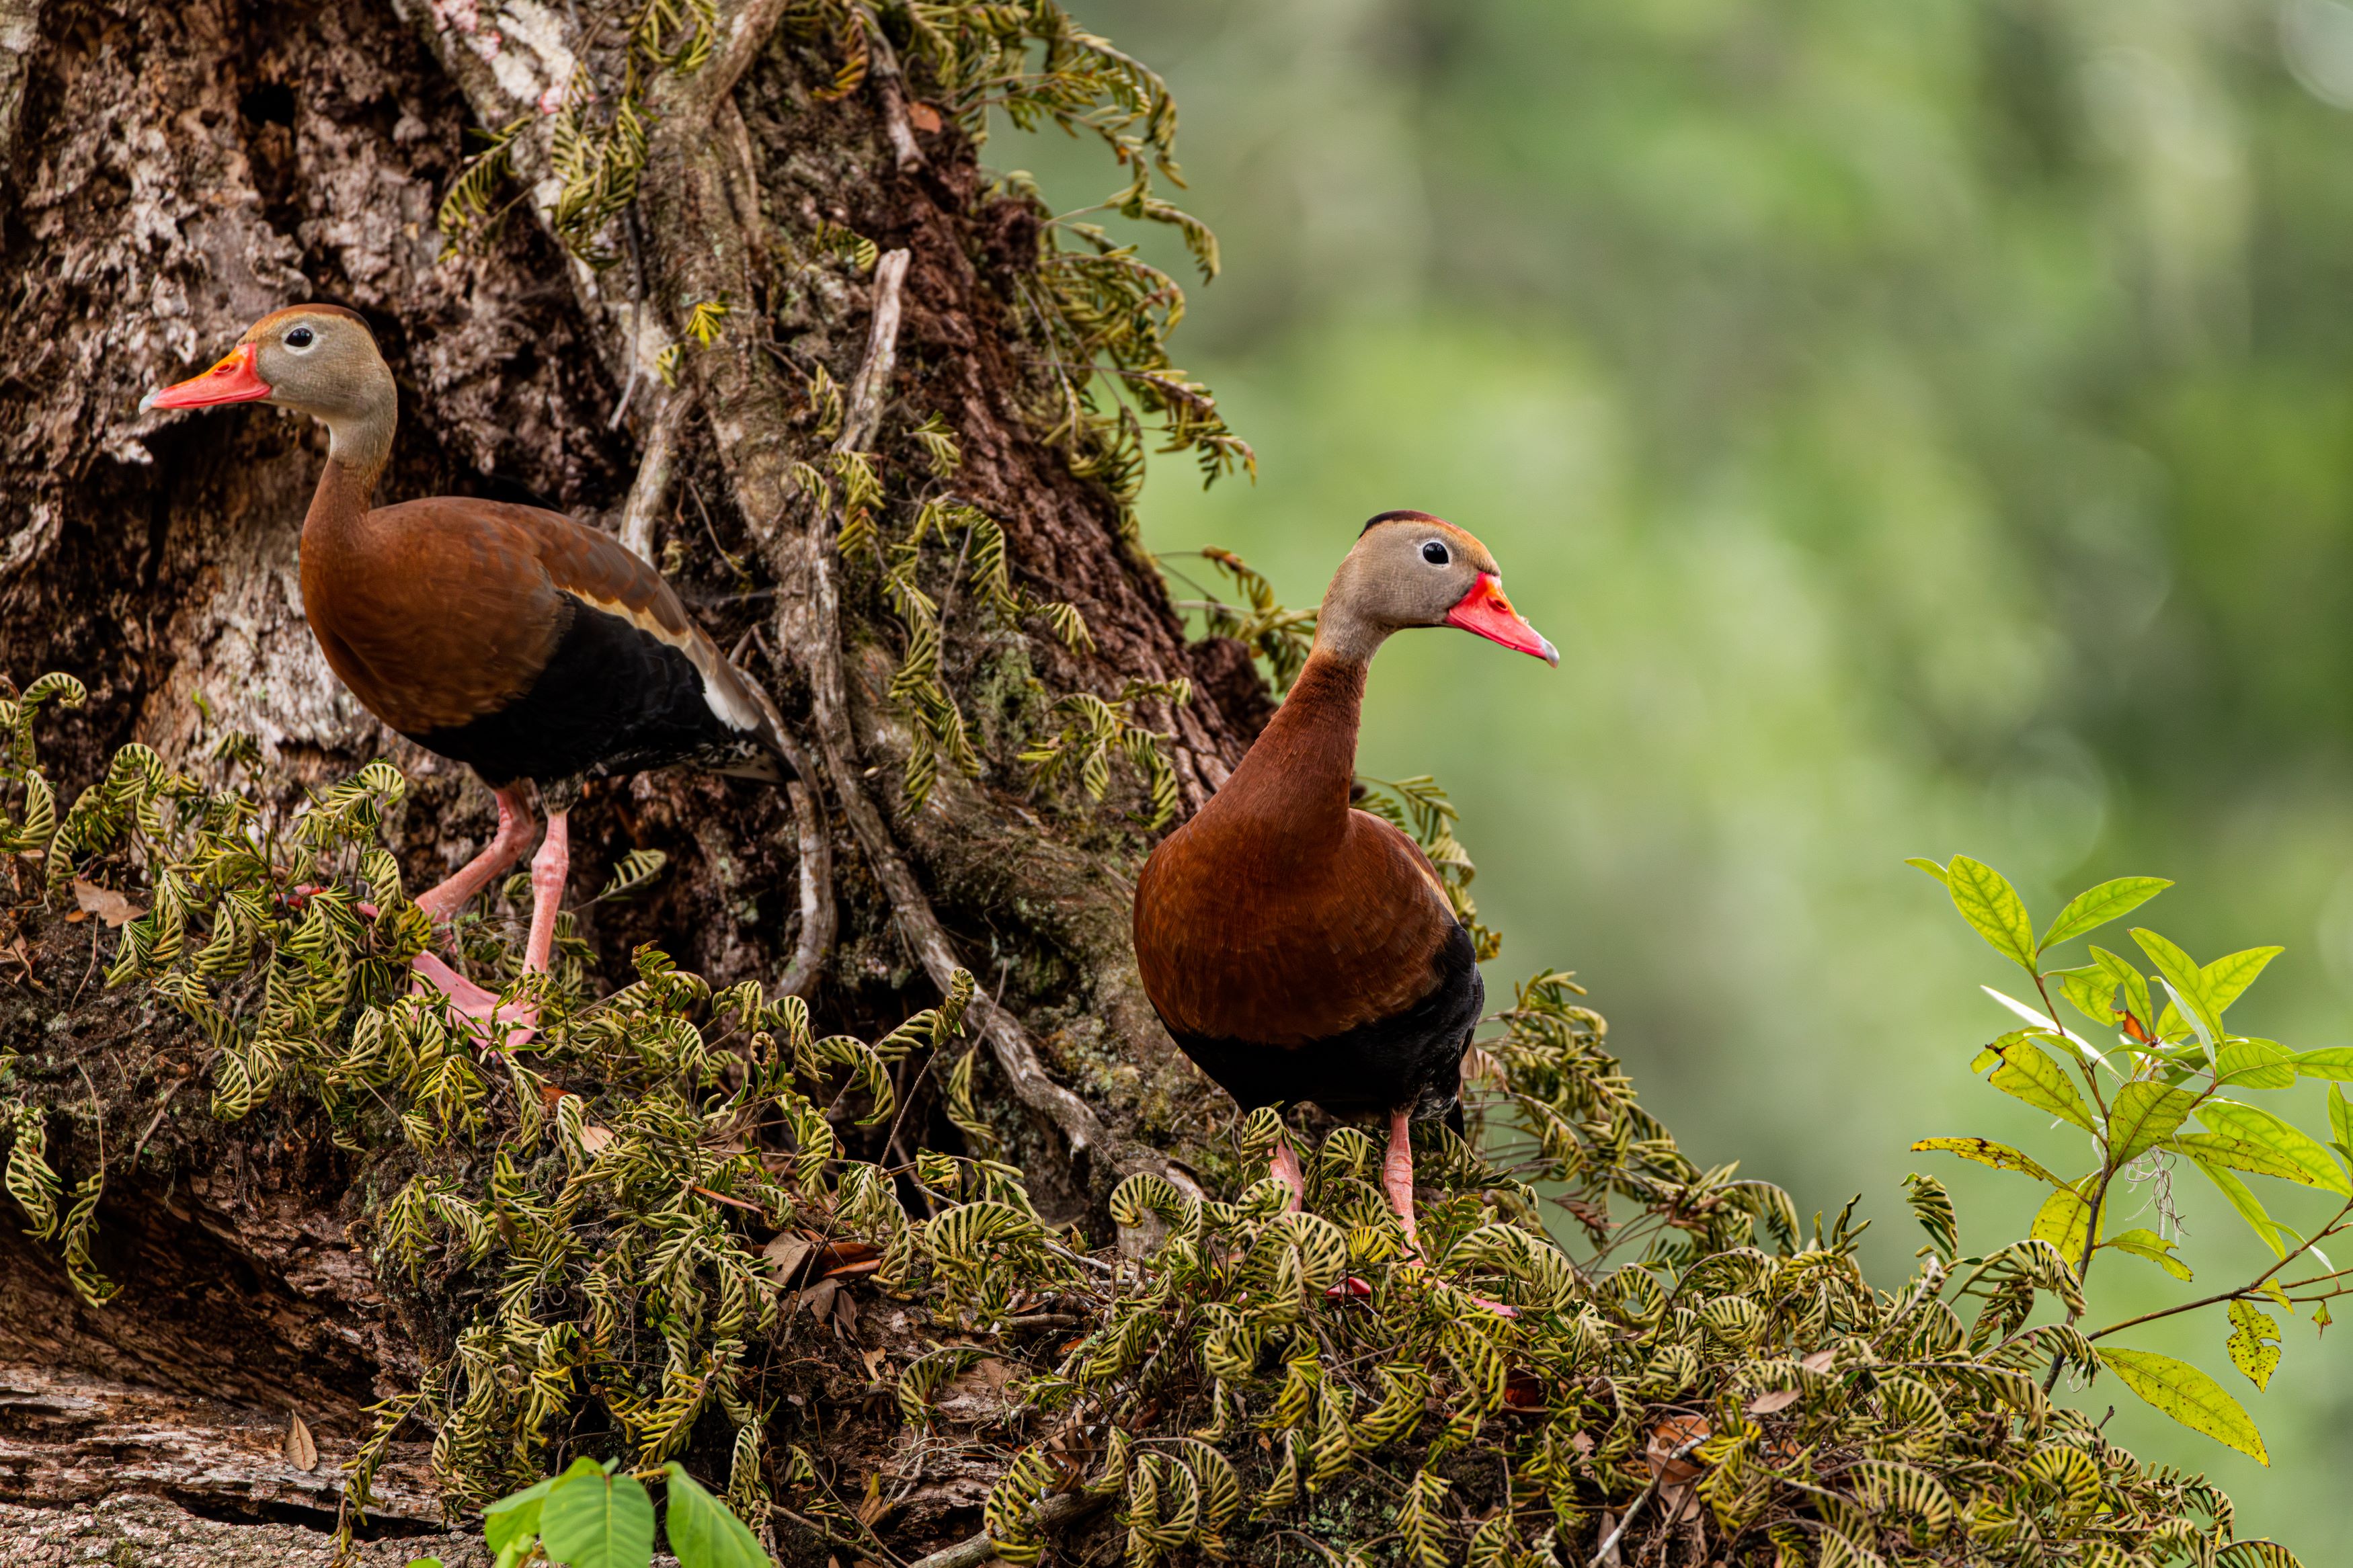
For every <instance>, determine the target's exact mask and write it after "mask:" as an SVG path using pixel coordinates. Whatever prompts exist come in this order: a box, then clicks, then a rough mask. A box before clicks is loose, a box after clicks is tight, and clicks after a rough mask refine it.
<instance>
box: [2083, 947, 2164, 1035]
mask: <svg viewBox="0 0 2353 1568" xmlns="http://www.w3.org/2000/svg"><path fill="white" fill-rule="evenodd" d="M2091 952H2092V961H2093V962H2094V963H2097V964H2098V965H2099V966H2100V967H2101V968H2102V969H2105V970H2106V971H2107V972H2108V973H2110V974H2113V975H2115V976H2116V984H2119V985H2121V986H2123V987H2124V988H2125V1005H2126V1006H2128V1007H2130V1008H2131V1009H2132V1016H2134V1017H2136V1018H2138V1019H2139V1020H2140V1022H2141V1027H2143V1028H2145V1029H2150V1030H2152V1031H2153V1030H2154V1029H2155V1027H2156V1024H2157V1015H2156V1014H2155V1013H2153V1012H2151V1011H2150V1010H2149V1009H2150V1002H2149V997H2148V976H2147V975H2146V974H2143V973H2141V972H2140V971H2139V970H2138V969H2137V968H2135V967H2134V966H2133V964H2132V963H2130V962H2128V961H2127V960H2126V959H2123V958H2120V957H2118V956H2117V955H2116V954H2115V953H2113V952H2109V951H2108V950H2107V949H2106V948H2105V947H2100V946H2097V945H2094V946H2093V948H2092V950H2091Z"/></svg>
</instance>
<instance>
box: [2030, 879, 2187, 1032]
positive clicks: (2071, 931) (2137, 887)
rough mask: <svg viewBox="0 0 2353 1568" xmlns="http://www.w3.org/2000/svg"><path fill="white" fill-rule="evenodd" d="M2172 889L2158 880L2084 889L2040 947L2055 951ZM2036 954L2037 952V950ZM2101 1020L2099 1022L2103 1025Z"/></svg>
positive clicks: (2117, 882) (2116, 881)
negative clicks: (2070, 940) (2060, 944)
mask: <svg viewBox="0 0 2353 1568" xmlns="http://www.w3.org/2000/svg"><path fill="white" fill-rule="evenodd" d="M2171 886H2173V884H2172V883H2171V882H2168V881H2167V880H2166V879H2164V878H2162V877H2118V878H2116V879H2114V880H2112V881H2106V882H2102V883H2101V884H2100V885H2099V886H2098V887H2096V888H2090V889H2085V890H2084V891H2083V892H2080V893H2078V894H2076V895H2075V896H2074V897H2073V899H2070V900H2068V901H2067V907H2066V908H2065V909H2063V910H2060V911H2059V918H2058V919H2057V920H2054V921H2052V922H2051V929H2050V930H2049V931H2045V932H2043V933H2042V947H2045V948H2048V947H2056V946H2057V945H2058V944H2059V943H2061V942H2065V941H2066V940H2068V939H2069V938H2070V937H2078V936H2081V935H2083V934H2084V932H2085V931H2094V930H2097V929H2098V928H2099V927H2101V926H2104V925H2105V924H2107V923H2108V922H2109V921H2113V920H2121V919H2122V918H2123V917H2125V916H2126V915H2128V914H2130V913H2132V912H2133V910H2137V909H2138V908H2140V907H2141V905H2143V904H2145V903H2147V902H2148V901H2149V900H2151V899H2153V898H2155V897H2157V895H2158V894H2159V893H2161V892H2163V891H2165V889H2168V888H2170V887H2171ZM2038 951H2039V950H2038ZM2103 1022H2105V1020H2103Z"/></svg>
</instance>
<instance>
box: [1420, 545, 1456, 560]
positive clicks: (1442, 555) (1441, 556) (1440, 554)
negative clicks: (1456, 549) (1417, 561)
mask: <svg viewBox="0 0 2353 1568" xmlns="http://www.w3.org/2000/svg"><path fill="white" fill-rule="evenodd" d="M1421 558H1422V559H1423V560H1424V561H1427V562H1429V563H1430V564H1431V565H1432V566H1443V565H1445V564H1446V563H1448V562H1449V561H1451V560H1452V559H1454V558H1453V557H1452V556H1451V555H1449V554H1447V553H1446V546H1444V545H1443V544H1440V542H1438V541H1436V540H1435V539H1433V540H1431V541H1430V542H1429V543H1427V544H1425V545H1423V546H1422V547H1421Z"/></svg>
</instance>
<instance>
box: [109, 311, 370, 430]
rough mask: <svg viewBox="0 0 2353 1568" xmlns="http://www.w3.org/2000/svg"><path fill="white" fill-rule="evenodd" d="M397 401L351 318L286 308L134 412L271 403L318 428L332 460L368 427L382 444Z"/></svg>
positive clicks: (366, 337)
mask: <svg viewBox="0 0 2353 1568" xmlns="http://www.w3.org/2000/svg"><path fill="white" fill-rule="evenodd" d="M398 398H399V393H398V390H397V388H396V386H395V385H394V384H393V379H392V371H391V369H390V367H388V366H387V365H386V364H385V363H384V355H383V354H382V353H378V352H377V349H376V346H375V333H374V332H372V331H369V330H368V324H367V322H366V321H364V320H363V319H362V318H361V317H360V316H359V314H358V313H357V312H355V311H352V310H344V309H343V307H342V306H340V305H291V306H289V307H288V308H287V309H285V310H273V311H271V312H270V313H269V315H267V316H264V317H262V318H261V320H259V321H256V322H254V323H253V325H252V326H250V327H248V328H247V329H246V331H245V336H243V337H241V338H239V339H238V340H237V347H235V348H233V349H231V350H230V351H229V352H228V353H227V356H226V357H225V358H223V359H222V360H221V362H220V363H217V364H216V365H214V366H213V367H212V368H211V369H210V370H208V371H206V372H205V373H204V374H202V375H198V376H191V377H190V378H189V379H188V380H186V381H183V382H179V383H177V384H174V385H171V386H164V387H158V388H157V389H156V390H154V391H153V392H151V393H149V394H148V395H146V396H145V397H143V398H141V399H140V400H139V406H140V408H141V409H142V411H143V410H146V409H149V408H209V407H212V406H214V405H216V404H223V403H272V404H276V405H278V406H279V407H280V408H291V409H294V410H296V411H297V412H299V413H302V414H308V415H310V416H311V417H312V418H314V419H316V420H318V421H319V422H320V423H321V424H322V425H325V426H327V427H328V429H329V430H330V431H332V433H333V434H334V437H335V442H336V447H337V448H338V451H339V454H340V452H341V448H343V446H344V445H345V444H346V443H347V442H348V441H350V440H352V439H353V438H356V437H361V436H362V435H363V433H366V434H375V427H376V426H382V430H381V438H382V441H383V442H384V443H385V444H386V445H388V444H389V443H390V440H391V434H392V433H391V421H392V418H393V416H394V414H395V411H396V405H397V403H398Z"/></svg>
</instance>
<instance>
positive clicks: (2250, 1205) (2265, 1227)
mask: <svg viewBox="0 0 2353 1568" xmlns="http://www.w3.org/2000/svg"><path fill="white" fill-rule="evenodd" d="M2190 1158H2191V1163H2194V1164H2196V1165H2197V1167H2198V1168H2199V1169H2200V1171H2203V1172H2204V1173H2206V1179H2207V1180H2208V1181H2210V1182H2211V1183H2213V1184H2214V1185H2215V1187H2216V1188H2217V1189H2218V1190H2219V1191H2220V1192H2221V1194H2222V1195H2223V1196H2224V1197H2226V1198H2228V1199H2230V1200H2231V1206H2232V1208H2234V1209H2236V1210H2238V1211H2239V1217H2240V1218H2241V1219H2243V1220H2245V1221H2246V1222H2247V1225H2248V1227H2249V1228H2250V1229H2252V1230H2253V1232H2254V1233H2255V1234H2256V1235H2257V1236H2259V1237H2263V1245H2264V1246H2265V1247H2270V1248H2271V1249H2272V1255H2273V1256H2274V1257H2275V1258H2285V1257H2286V1256H2287V1246H2286V1244H2285V1243H2284V1241H2282V1240H2281V1236H2282V1234H2283V1231H2282V1227H2281V1226H2280V1224H2279V1222H2278V1221H2276V1220H2274V1219H2273V1218H2272V1215H2271V1211H2270V1210H2269V1209H2267V1208H2265V1207H2263V1200H2262V1199H2260V1198H2258V1197H2256V1196H2255V1194H2253V1192H2252V1191H2251V1190H2249V1188H2248V1186H2247V1184H2246V1183H2244V1182H2242V1181H2241V1180H2239V1178H2238V1177H2237V1176H2235V1175H2233V1174H2232V1173H2231V1172H2230V1170H2229V1169H2228V1168H2227V1167H2225V1166H2223V1165H2220V1164H2217V1163H2215V1162H2213V1161H2211V1160H2204V1159H2200V1158H2198V1157H2197V1155H2196V1154H2194V1153H2193V1154H2191V1156H2190Z"/></svg>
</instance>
